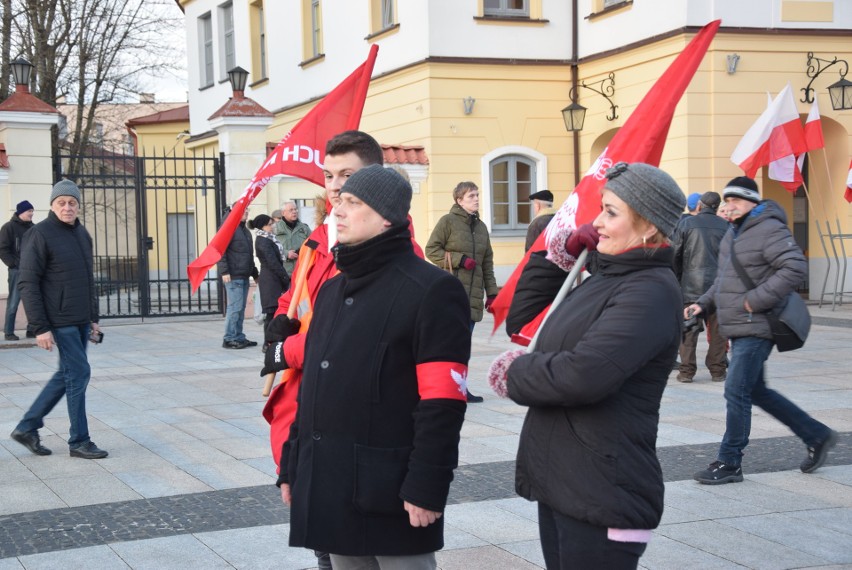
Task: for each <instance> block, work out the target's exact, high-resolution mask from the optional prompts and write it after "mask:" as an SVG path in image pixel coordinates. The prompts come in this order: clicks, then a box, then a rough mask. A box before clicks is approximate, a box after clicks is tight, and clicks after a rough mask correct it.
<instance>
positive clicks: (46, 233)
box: [18, 212, 98, 334]
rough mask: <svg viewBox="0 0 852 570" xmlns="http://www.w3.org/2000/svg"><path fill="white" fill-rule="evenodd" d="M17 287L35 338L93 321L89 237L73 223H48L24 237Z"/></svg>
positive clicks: (49, 219) (53, 220)
mask: <svg viewBox="0 0 852 570" xmlns="http://www.w3.org/2000/svg"><path fill="white" fill-rule="evenodd" d="M19 269H20V273H19V276H18V289H19V290H20V291H21V300H22V301H23V302H24V310H25V311H26V313H27V321H28V322H29V324H30V325H31V327H32V329H33V331H34V332H35V333H36V334H42V333H44V332H47V331H49V330H52V329H55V328H59V327H67V326H80V325H85V324H88V323H96V322H98V300H97V296H96V291H95V277H94V273H93V270H92V237H91V236H90V235H89V232H87V231H86V228H85V227H83V225H82V224H81V223H80V220H75V222H74V225H73V226H72V225H69V224H66V223H65V222H63V221H61V220H60V219H59V218H57V217H56V214H54V213H53V212H48V214H47V219H45V220H43V221H41V222H39V223H37V224H35V225H34V226H33V228H32V229H31V230H30V231H28V232H27V233H26V234H25V235H24V241H23V244H22V245H21V265H20V268H19Z"/></svg>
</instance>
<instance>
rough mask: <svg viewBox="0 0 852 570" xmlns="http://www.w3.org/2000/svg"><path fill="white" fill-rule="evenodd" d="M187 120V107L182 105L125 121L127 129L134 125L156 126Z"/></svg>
mask: <svg viewBox="0 0 852 570" xmlns="http://www.w3.org/2000/svg"><path fill="white" fill-rule="evenodd" d="M188 120H189V105H183V106H181V107H176V108H174V109H167V110H165V111H160V112H159V113H153V114H151V115H145V116H143V117H135V118H133V119H130V120H129V121H127V126H128V127H135V126H136V125H156V124H159V123H179V122H183V121H188Z"/></svg>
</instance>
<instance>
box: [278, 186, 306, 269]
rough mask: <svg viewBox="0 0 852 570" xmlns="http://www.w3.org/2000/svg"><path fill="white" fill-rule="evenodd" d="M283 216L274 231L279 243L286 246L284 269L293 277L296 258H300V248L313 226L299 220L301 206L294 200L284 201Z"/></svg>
mask: <svg viewBox="0 0 852 570" xmlns="http://www.w3.org/2000/svg"><path fill="white" fill-rule="evenodd" d="M281 216H282V219H281V221H280V222H278V223H277V224H275V228H274V229H273V233H274V234H275V239H277V240H278V243H280V244H281V245H282V246H283V247H284V269H285V270H286V271H287V275H289V276H290V277H292V276H293V270H294V269H295V268H296V259H298V258H299V248H300V247H302V244H303V243H305V240H306V239H308V236H309V235H311V228H310V227H309V226H308V224H306V223H304V222H302V221H299V208H298V206H296V202H294V201H293V200H289V201H287V202H284V205H282V206H281Z"/></svg>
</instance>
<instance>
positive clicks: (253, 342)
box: [243, 339, 257, 346]
mask: <svg viewBox="0 0 852 570" xmlns="http://www.w3.org/2000/svg"><path fill="white" fill-rule="evenodd" d="M243 343H244V344H245V345H246V346H257V341H254V340H249V339H245V340H244V341H243Z"/></svg>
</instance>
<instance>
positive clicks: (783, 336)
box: [731, 240, 811, 352]
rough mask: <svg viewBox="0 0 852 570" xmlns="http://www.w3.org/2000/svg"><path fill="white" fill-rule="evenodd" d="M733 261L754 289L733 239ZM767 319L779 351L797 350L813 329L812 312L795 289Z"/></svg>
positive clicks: (746, 281) (744, 280)
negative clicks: (735, 248)
mask: <svg viewBox="0 0 852 570" xmlns="http://www.w3.org/2000/svg"><path fill="white" fill-rule="evenodd" d="M731 263H732V264H733V265H734V269H735V270H736V272H737V275H739V276H740V279H741V280H742V282H743V283H745V286H746V287H748V288H749V289H754V288H755V285H754V281H752V280H751V277H749V276H748V274H747V273H746V272H745V269H743V266H742V265H740V261H739V260H738V259H737V254H736V252H735V251H734V242H733V240H732V241H731ZM766 319H767V320H768V321H769V329H770V330H771V331H772V341H773V342H774V343H775V348H777V349H778V352H787V351H788V350H796V349H798V348H802V347H803V346H804V345H805V341H806V340H807V339H808V333H809V332H810V330H811V314H810V312H809V311H808V307H807V305H805V302H804V301H803V300H802V297H801V295H799V294H798V293H796V292H795V291H791V292H790V293H788V294H787V296H786V297H784V298H783V299H782V300H781V302H780V303H778V305H776V306H775V307H774V308H773V309H772V310H771V311H769V312H767V313H766Z"/></svg>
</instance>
